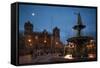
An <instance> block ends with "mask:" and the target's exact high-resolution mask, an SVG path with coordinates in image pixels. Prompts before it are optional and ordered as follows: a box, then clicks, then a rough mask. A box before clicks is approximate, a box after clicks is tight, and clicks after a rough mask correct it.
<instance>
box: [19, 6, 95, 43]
mask: <svg viewBox="0 0 100 68" xmlns="http://www.w3.org/2000/svg"><path fill="white" fill-rule="evenodd" d="M77 12H80V14H81V18H82V21H83V24H85V25H86V28H85V29H83V32H84V33H83V32H82V33H83V34H84V35H89V36H93V37H95V35H96V9H94V8H75V7H57V6H40V5H24V4H20V5H19V31H23V30H24V23H25V22H26V21H28V20H29V21H30V22H31V23H32V24H33V25H34V28H33V30H34V31H38V32H41V31H43V30H44V29H46V30H47V31H48V32H50V33H52V29H53V28H54V27H56V26H57V27H58V28H59V29H60V36H61V41H63V42H65V41H66V40H67V39H68V38H70V37H73V36H75V34H76V33H75V31H74V30H73V29H72V27H73V26H74V25H75V24H76V23H77V15H75V14H74V13H77ZM32 13H34V14H35V15H34V16H33V15H32Z"/></svg>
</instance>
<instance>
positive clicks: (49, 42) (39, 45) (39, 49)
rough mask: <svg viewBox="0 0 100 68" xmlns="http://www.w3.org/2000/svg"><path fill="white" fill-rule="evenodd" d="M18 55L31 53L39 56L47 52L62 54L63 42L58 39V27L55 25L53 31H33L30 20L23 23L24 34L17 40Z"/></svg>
mask: <svg viewBox="0 0 100 68" xmlns="http://www.w3.org/2000/svg"><path fill="white" fill-rule="evenodd" d="M20 46H22V47H21V48H19V50H20V52H19V54H20V55H23V54H32V56H35V57H36V56H40V55H47V54H56V55H59V56H60V55H63V43H62V42H61V41H60V29H59V28H58V27H55V28H54V29H53V33H48V31H47V30H46V29H44V31H43V32H36V31H34V26H33V24H31V22H30V21H28V22H26V23H25V24H24V34H23V37H21V38H20V40H19V47H20Z"/></svg>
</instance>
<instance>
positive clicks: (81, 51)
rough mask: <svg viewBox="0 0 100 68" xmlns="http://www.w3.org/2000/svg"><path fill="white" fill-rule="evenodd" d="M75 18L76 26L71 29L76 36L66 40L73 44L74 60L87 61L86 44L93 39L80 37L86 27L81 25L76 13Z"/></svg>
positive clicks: (78, 15) (79, 16)
mask: <svg viewBox="0 0 100 68" xmlns="http://www.w3.org/2000/svg"><path fill="white" fill-rule="evenodd" d="M77 17H78V20H77V24H76V25H75V26H74V27H73V29H74V30H76V31H77V32H76V36H74V37H71V38H68V39H67V41H68V43H69V42H71V43H74V44H75V47H74V48H75V51H74V53H73V55H72V56H73V57H74V58H77V59H87V58H88V52H87V47H86V46H87V43H88V42H90V41H91V40H94V39H93V37H90V36H82V34H81V31H82V30H83V29H84V28H86V25H83V23H82V19H81V15H80V13H77Z"/></svg>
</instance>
